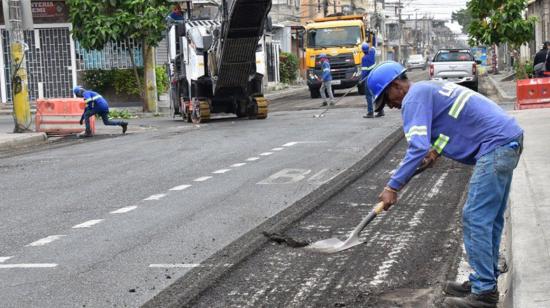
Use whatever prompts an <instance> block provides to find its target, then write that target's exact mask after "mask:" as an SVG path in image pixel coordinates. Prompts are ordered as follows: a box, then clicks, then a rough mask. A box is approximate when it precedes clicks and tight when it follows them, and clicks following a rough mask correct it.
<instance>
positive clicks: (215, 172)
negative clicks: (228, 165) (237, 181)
mask: <svg viewBox="0 0 550 308" xmlns="http://www.w3.org/2000/svg"><path fill="white" fill-rule="evenodd" d="M229 171H231V169H220V170H216V171H214V172H212V173H214V174H224V173H226V172H229Z"/></svg>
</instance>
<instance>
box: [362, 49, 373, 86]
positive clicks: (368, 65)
mask: <svg viewBox="0 0 550 308" xmlns="http://www.w3.org/2000/svg"><path fill="white" fill-rule="evenodd" d="M374 66H376V49H374V48H369V51H368V52H367V53H366V54H364V55H363V58H362V59H361V80H365V79H366V78H367V76H368V75H369V73H370V71H371V70H372V69H373V68H374Z"/></svg>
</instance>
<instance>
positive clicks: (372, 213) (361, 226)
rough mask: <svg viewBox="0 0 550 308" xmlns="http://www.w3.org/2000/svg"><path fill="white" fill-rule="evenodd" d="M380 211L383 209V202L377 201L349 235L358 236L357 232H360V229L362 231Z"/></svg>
mask: <svg viewBox="0 0 550 308" xmlns="http://www.w3.org/2000/svg"><path fill="white" fill-rule="evenodd" d="M382 211H384V202H378V203H377V204H376V206H375V207H374V209H373V210H372V211H370V213H369V214H368V215H367V216H366V217H365V218H363V220H362V221H361V223H360V224H359V225H358V226H357V227H355V229H354V230H353V232H352V233H351V236H359V233H361V231H363V229H365V227H366V226H367V225H368V224H369V223H370V222H371V221H372V220H373V219H374V218H375V217H376V216H377V215H378V214H380V213H382Z"/></svg>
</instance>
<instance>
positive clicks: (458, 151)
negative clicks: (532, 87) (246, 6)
mask: <svg viewBox="0 0 550 308" xmlns="http://www.w3.org/2000/svg"><path fill="white" fill-rule="evenodd" d="M405 72H406V69H405V68H404V67H403V66H402V65H401V64H399V63H397V62H394V61H388V62H384V63H383V64H381V65H379V66H377V67H376V68H374V69H373V70H372V71H371V73H370V74H369V77H368V79H367V82H368V85H369V88H370V89H371V91H372V93H373V96H374V101H375V109H376V110H377V111H378V110H381V109H382V108H384V106H385V105H387V106H388V107H389V108H398V109H401V114H402V118H403V129H404V131H405V137H406V139H407V142H408V148H407V152H406V154H405V158H404V159H403V161H402V163H401V165H400V166H399V168H398V169H397V171H396V172H395V173H394V174H393V175H392V176H391V179H390V180H389V182H388V183H387V185H386V187H385V188H384V190H383V191H382V193H381V194H380V200H381V201H382V202H384V206H385V209H386V210H387V209H388V208H389V207H390V206H392V205H393V204H395V203H396V202H397V192H398V191H399V190H401V189H402V188H403V186H404V185H405V184H406V183H407V182H408V181H409V179H410V178H411V177H412V176H413V174H414V173H415V172H416V171H417V168H420V170H423V169H425V168H427V167H430V166H432V165H433V164H434V162H435V161H436V159H437V157H439V156H440V155H444V156H446V157H448V158H451V159H453V160H456V161H459V162H462V163H465V164H469V165H475V167H474V172H473V174H472V177H471V179H470V183H469V190H468V198H467V201H466V204H465V205H464V209H463V217H462V218H463V229H464V246H465V248H466V253H467V254H468V262H469V264H470V266H471V267H472V269H473V273H472V274H470V276H469V281H466V282H464V283H455V282H447V283H446V284H445V286H444V291H445V293H447V295H449V297H447V298H446V299H445V301H444V304H445V306H446V307H496V305H497V302H498V298H499V294H498V290H497V278H498V276H499V274H500V273H499V270H498V257H499V246H500V240H501V235H502V228H503V225H504V211H505V209H506V204H507V202H508V194H509V192H510V183H511V182H512V174H513V171H514V169H515V167H516V165H517V163H518V160H519V158H520V155H521V152H522V149H523V130H522V128H521V127H520V126H519V125H518V124H517V122H516V121H515V119H514V118H512V117H511V116H509V115H508V114H507V113H506V112H504V110H502V109H501V108H500V107H499V106H498V105H497V104H496V103H495V102H493V101H491V100H490V99H488V98H487V97H485V96H483V95H481V94H479V93H476V92H473V91H471V90H469V89H467V88H464V87H462V86H459V85H456V84H454V83H450V82H440V81H422V82H418V83H415V84H412V83H411V82H410V81H409V80H408V79H407V76H406V74H405Z"/></svg>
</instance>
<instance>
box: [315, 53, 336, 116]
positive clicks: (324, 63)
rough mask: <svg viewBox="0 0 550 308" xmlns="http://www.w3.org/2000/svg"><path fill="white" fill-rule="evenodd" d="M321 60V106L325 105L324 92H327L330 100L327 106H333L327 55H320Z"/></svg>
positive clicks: (325, 97)
mask: <svg viewBox="0 0 550 308" xmlns="http://www.w3.org/2000/svg"><path fill="white" fill-rule="evenodd" d="M319 58H320V59H321V70H322V72H323V73H322V79H323V80H322V83H321V89H319V91H321V97H322V98H323V104H321V106H326V105H327V95H326V93H325V91H327V92H328V95H329V97H330V100H329V102H328V104H329V105H330V106H334V94H332V74H331V73H330V62H329V61H328V58H327V55H326V54H324V53H322V54H320V55H319Z"/></svg>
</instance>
